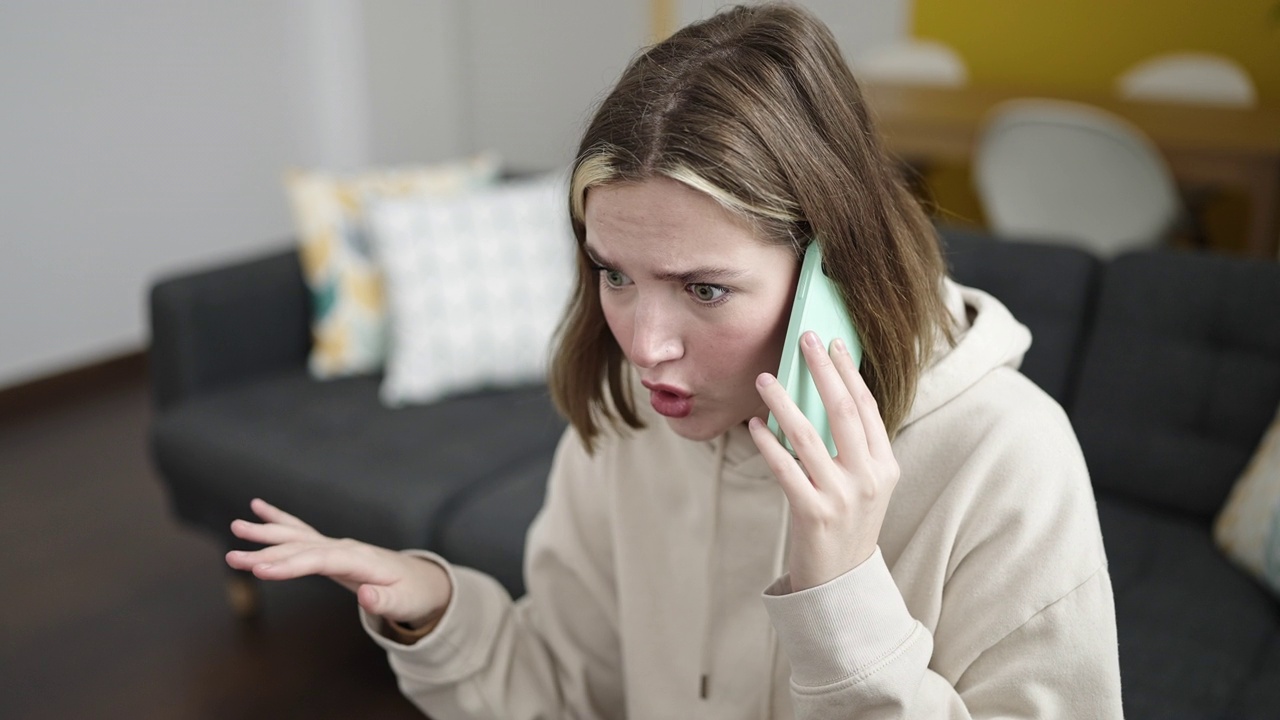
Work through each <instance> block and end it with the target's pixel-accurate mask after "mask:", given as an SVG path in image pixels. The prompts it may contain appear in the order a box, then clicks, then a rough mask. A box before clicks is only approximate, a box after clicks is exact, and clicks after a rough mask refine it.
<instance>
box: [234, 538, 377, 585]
mask: <svg viewBox="0 0 1280 720" xmlns="http://www.w3.org/2000/svg"><path fill="white" fill-rule="evenodd" d="M280 547H282V548H288V547H291V546H287V545H284V546H280ZM377 550H378V549H376V548H373V547H372V546H369V545H364V544H363V543H358V542H356V541H354V540H328V539H326V540H325V541H324V542H320V543H314V544H302V545H299V546H296V552H292V553H286V554H284V556H283V557H280V558H278V559H274V560H272V561H271V562H267V563H260V564H257V565H254V566H253V568H252V570H253V574H254V575H257V576H258V577H260V578H262V579H263V580H292V579H294V578H300V577H305V576H307V575H323V576H325V577H330V578H333V579H334V580H338V581H340V582H343V583H344V584H347V583H352V584H355V585H360V584H364V583H372V584H374V585H388V584H391V583H393V582H395V581H396V579H397V577H396V574H395V570H394V568H392V567H389V564H390V562H389V560H388V558H385V557H379V554H378V552H377ZM382 552H384V553H388V554H390V555H395V553H392V552H391V551H390V550H383V551H382Z"/></svg>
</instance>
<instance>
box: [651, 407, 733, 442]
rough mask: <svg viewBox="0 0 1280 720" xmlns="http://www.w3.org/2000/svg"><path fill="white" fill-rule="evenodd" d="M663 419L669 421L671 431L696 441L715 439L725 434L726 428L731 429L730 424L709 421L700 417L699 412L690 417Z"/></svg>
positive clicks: (668, 425)
mask: <svg viewBox="0 0 1280 720" xmlns="http://www.w3.org/2000/svg"><path fill="white" fill-rule="evenodd" d="M663 419H664V420H666V421H667V427H669V428H671V431H672V432H674V433H675V434H676V435H679V436H680V437H682V438H684V439H685V440H693V441H695V442H705V441H708V440H715V439H716V438H718V437H720V436H721V435H723V434H724V431H725V430H728V429H729V424H726V423H722V422H707V421H705V420H703V419H700V418H698V417H697V413H694V414H693V415H690V416H688V417H682V418H674V417H667V418H663Z"/></svg>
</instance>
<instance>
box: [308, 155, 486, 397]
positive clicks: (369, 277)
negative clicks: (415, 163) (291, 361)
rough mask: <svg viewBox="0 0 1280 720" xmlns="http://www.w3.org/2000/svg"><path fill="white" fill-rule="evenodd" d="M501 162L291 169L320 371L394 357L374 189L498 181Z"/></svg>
mask: <svg viewBox="0 0 1280 720" xmlns="http://www.w3.org/2000/svg"><path fill="white" fill-rule="evenodd" d="M499 170H500V164H499V161H498V158H497V157H496V156H494V155H488V154H486V155H478V156H476V157H473V158H470V159H466V160H458V161H454V162H449V163H441V164H438V165H428V166H419V167H404V168H385V169H372V170H368V171H366V172H361V173H358V174H354V175H349V176H337V175H330V174H327V173H321V172H302V171H295V172H291V173H290V174H289V175H288V176H287V177H286V178H285V187H286V190H287V191H288V195H289V200H290V204H291V205H292V207H293V215H294V223H295V226H296V230H297V233H298V238H299V241H300V243H301V245H300V248H299V250H300V252H299V255H300V257H301V258H302V269H303V277H304V278H305V279H306V281H307V286H308V287H309V288H310V290H311V295H312V299H313V303H312V322H311V334H312V350H311V356H310V358H309V360H308V366H309V368H310V370H311V374H312V376H313V377H316V378H319V379H327V378H334V377H342V376H345V375H355V374H361V373H369V372H376V371H378V370H380V369H382V365H383V361H384V360H385V358H386V342H387V319H386V311H385V303H384V299H383V287H382V273H381V271H380V270H379V268H378V265H377V263H376V262H375V261H374V259H373V258H372V257H371V254H370V249H369V243H368V240H367V232H366V229H365V212H364V206H365V204H366V203H367V202H368V200H369V199H370V198H373V197H382V196H389V197H398V196H404V195H410V194H412V195H424V194H439V195H448V194H456V193H458V192H460V191H464V190H470V189H474V188H477V187H482V186H485V185H490V184H492V183H493V182H494V181H495V180H496V179H497V177H498V173H499Z"/></svg>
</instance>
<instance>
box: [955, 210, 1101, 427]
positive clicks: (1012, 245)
mask: <svg viewBox="0 0 1280 720" xmlns="http://www.w3.org/2000/svg"><path fill="white" fill-rule="evenodd" d="M940 232H941V235H942V240H943V244H944V248H945V250H946V253H947V260H948V263H949V264H950V266H951V274H952V277H953V278H955V280H956V281H957V282H959V283H961V284H963V285H969V286H972V287H976V288H978V289H980V290H985V291H986V292H988V293H990V294H992V295H993V296H995V297H996V299H998V300H999V301H1000V302H1002V303H1004V305H1005V307H1007V308H1009V311H1010V312H1011V313H1013V316H1014V317H1015V318H1017V319H1018V321H1019V322H1021V323H1022V324H1024V325H1026V326H1027V327H1028V328H1029V329H1030V330H1031V349H1030V350H1028V351H1027V355H1026V357H1024V358H1023V360H1022V367H1021V368H1020V369H1021V370H1022V374H1023V375H1026V376H1027V377H1028V378H1030V379H1031V381H1032V382H1034V383H1035V384H1036V385H1039V386H1040V388H1041V389H1042V390H1044V391H1045V392H1047V393H1049V395H1051V396H1053V399H1055V400H1057V401H1058V403H1059V404H1060V405H1062V406H1063V407H1069V406H1070V401H1071V398H1070V388H1071V387H1072V384H1073V381H1074V379H1075V373H1076V369H1077V368H1076V364H1077V359H1078V358H1079V355H1080V347H1081V345H1082V341H1083V338H1084V333H1085V330H1086V328H1087V327H1088V323H1089V318H1090V313H1091V312H1092V304H1091V298H1092V297H1093V292H1094V290H1095V286H1096V284H1097V281H1098V277H1099V275H1100V271H1101V267H1102V265H1101V262H1100V261H1099V260H1098V259H1097V258H1095V257H1094V256H1092V255H1090V254H1089V253H1087V252H1085V251H1083V250H1081V249H1079V248H1073V247H1066V246H1052V245H1041V244H1030V243H1021V242H1018V241H1014V240H996V239H994V238H992V237H991V236H989V235H983V234H979V233H976V232H972V231H966V230H963V229H960V228H942V229H941V230H940Z"/></svg>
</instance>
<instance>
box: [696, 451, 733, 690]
mask: <svg viewBox="0 0 1280 720" xmlns="http://www.w3.org/2000/svg"><path fill="white" fill-rule="evenodd" d="M717 443H718V447H717V448H716V472H715V475H713V476H712V480H711V521H710V522H709V523H707V532H708V533H709V536H708V538H707V592H706V595H705V598H704V602H705V607H704V608H703V613H702V653H701V661H700V664H699V666H698V669H699V675H698V697H699V698H701V699H703V700H706V699H707V697H708V696H709V695H710V685H711V639H712V638H711V618H712V617H713V613H714V611H715V577H716V576H715V569H716V532H717V531H718V530H719V528H718V526H719V524H720V485H721V483H722V482H723V478H722V477H721V475H723V474H724V465H725V455H726V454H727V451H728V449H729V434H728V433H725V434H723V435H721V436H720V437H719V439H718V440H717Z"/></svg>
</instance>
